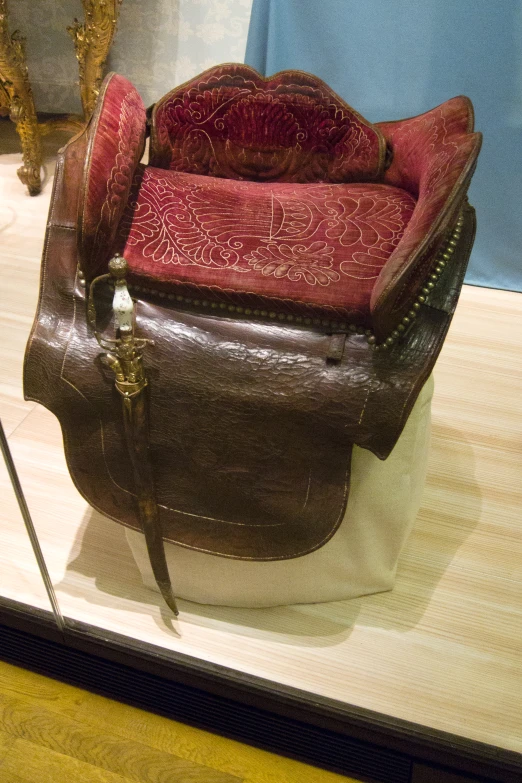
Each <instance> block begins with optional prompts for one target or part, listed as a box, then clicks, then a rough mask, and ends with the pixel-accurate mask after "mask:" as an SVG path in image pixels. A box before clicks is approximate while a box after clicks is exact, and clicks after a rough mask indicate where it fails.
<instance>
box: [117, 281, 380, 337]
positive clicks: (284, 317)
mask: <svg viewBox="0 0 522 783" xmlns="http://www.w3.org/2000/svg"><path fill="white" fill-rule="evenodd" d="M129 288H130V290H131V291H138V292H142V293H144V294H155V295H156V296H159V297H162V298H165V299H170V300H172V301H176V302H179V303H180V304H186V305H193V306H194V307H202V308H204V309H211V310H221V311H226V312H227V313H231V314H237V315H245V316H253V317H254V318H269V319H271V320H275V321H286V322H288V323H295V324H305V326H324V327H325V328H328V329H332V330H334V331H341V332H352V333H353V334H364V335H366V336H367V337H371V336H372V335H373V332H372V330H371V329H365V328H364V327H363V326H355V324H348V323H345V322H343V321H330V320H329V319H327V318H323V319H321V318H308V317H304V316H301V315H292V314H291V313H276V312H274V311H273V310H258V309H255V310H253V309H251V308H250V307H241V305H233V304H229V305H227V304H225V303H224V302H211V301H209V300H208V299H193V298H191V297H189V296H181V295H180V294H167V293H166V292H165V291H159V290H157V289H155V288H147V287H145V286H140V285H133V284H132V285H129Z"/></svg>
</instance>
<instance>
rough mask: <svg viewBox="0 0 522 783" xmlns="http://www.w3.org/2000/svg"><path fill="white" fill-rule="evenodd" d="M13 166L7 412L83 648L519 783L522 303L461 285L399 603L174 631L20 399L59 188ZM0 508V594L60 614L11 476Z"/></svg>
mask: <svg viewBox="0 0 522 783" xmlns="http://www.w3.org/2000/svg"><path fill="white" fill-rule="evenodd" d="M2 132H4V130H3V129H2V128H0V133H2ZM0 141H1V137H0ZM17 164H18V160H17V156H16V155H3V156H2V157H1V158H0V231H1V233H2V253H1V258H0V367H1V368H2V375H1V377H0V416H1V417H2V420H3V422H4V425H5V427H6V430H7V434H8V438H9V443H10V446H11V449H12V452H13V457H14V459H15V462H16V465H17V468H18V471H19V474H20V478H21V481H22V484H23V486H24V489H25V493H26V498H27V502H28V505H29V508H30V510H31V513H32V516H33V519H34V523H35V526H36V530H37V533H38V536H39V539H40V543H41V546H42V548H43V552H44V554H45V558H46V561H47V564H48V568H49V571H50V573H51V577H52V580H53V583H54V585H55V588H56V591H57V595H58V599H59V603H60V607H61V610H62V613H63V614H64V615H65V617H66V618H68V619H69V620H72V621H74V623H73V624H72V625H71V634H72V636H71V639H73V637H74V638H76V637H75V636H74V635H75V634H76V635H78V634H79V635H80V636H81V638H82V639H83V642H82V644H84V645H86V647H85V649H86V650H87V652H89V654H91V653H92V654H94V655H99V656H102V657H103V656H105V655H108V652H107V650H105V651H104V648H103V645H104V642H102V641H100V639H98V640H95V639H93V640H92V644H91V646H89V643H88V636H89V634H88V628H86V626H94V627H96V628H97V629H98V632H100V631H104V632H105V631H106V632H108V634H105V636H106V637H107V638H113V639H114V640H115V641H113V644H114V645H115V646H116V648H117V649H118V650H119V653H118V654H120V653H121V654H123V653H122V650H123V649H124V647H125V640H123V641H122V638H121V637H129V638H130V639H131V640H133V642H135V643H141V644H144V645H145V647H143V648H142V649H143V650H148V652H147V653H146V654H147V655H151V656H152V657H154V656H156V657H157V654H158V653H160V654H161V651H162V650H163V651H165V654H166V655H168V656H169V659H170V662H171V664H165V666H167V668H168V665H171V666H173V667H174V668H173V669H172V671H174V670H175V668H176V665H177V664H176V661H178V663H179V660H181V659H180V657H179V656H182V658H183V660H185V656H188V658H187V660H192V661H198V662H200V664H201V665H202V666H204V667H208V666H211V667H212V666H214V667H217V668H216V669H215V671H220V672H221V673H223V672H226V671H227V672H230V671H232V672H234V673H235V674H234V676H235V677H239V679H240V680H241V682H242V683H243V685H244V684H245V683H250V685H249V686H248V687H254V686H253V684H252V683H254V682H256V681H257V678H261V680H262V681H265V683H269V686H268V685H267V686H266V687H267V688H268V690H270V691H271V692H275V691H277V689H278V688H280V689H281V692H284V689H289V690H288V692H291V693H292V694H294V695H295V693H298V692H300V693H304V694H306V703H307V704H308V705H309V709H310V710H311V711H312V712H313V709H314V707H313V705H314V704H315V705H317V704H327V705H330V706H329V707H328V709H332V710H334V707H333V706H332V705H334V704H336V705H339V706H338V708H336V709H338V710H341V712H342V709H343V706H344V707H346V709H347V710H348V712H350V711H351V712H353V710H354V709H355V710H356V711H357V710H362V711H363V712H364V714H366V712H365V711H373V712H375V713H379V714H380V715H381V716H382V718H383V720H384V722H385V723H386V725H388V723H389V721H392V722H395V723H396V725H397V726H401V725H403V724H402V723H401V722H403V721H407V722H410V723H411V724H417V726H418V731H419V732H420V735H423V732H424V736H425V737H428V736H439V735H438V734H437V732H449V734H451V735H454V747H455V748H456V749H457V750H456V751H455V752H456V753H460V752H461V751H460V750H459V748H461V750H462V754H463V758H464V757H465V755H466V752H465V748H466V747H468V749H471V750H472V749H473V748H474V747H475V748H478V750H477V751H476V752H477V753H478V757H480V754H481V753H482V754H485V755H483V758H484V759H486V758H487V757H491V759H495V758H496V759H497V761H498V764H499V770H500V771H499V777H498V778H497V779H498V780H503V779H506V780H507V779H510V780H515V779H517V778H516V777H509V778H508V777H507V776H506V777H505V778H504V777H502V775H503V774H504V773H503V772H502V769H501V768H504V767H505V770H507V769H508V768H509V769H511V770H512V771H513V770H515V769H516V768H518V769H519V770H520V772H521V774H522V755H520V756H519V755H517V754H522V655H521V653H522V650H521V647H522V483H521V480H520V477H521V475H522V416H521V403H520V400H521V399H522V340H521V339H520V336H521V334H522V295H521V294H517V293H510V292H505V291H494V290H488V289H480V288H473V287H469V286H466V287H465V288H464V291H463V294H462V298H461V302H460V304H459V308H458V310H457V315H456V317H455V319H454V322H453V325H452V327H451V332H450V335H449V337H448V340H447V343H446V345H445V347H444V350H443V353H442V355H441V358H440V360H439V362H438V364H437V367H436V372H435V382H436V392H435V399H434V405H433V439H432V449H431V456H430V467H429V475H428V481H427V487H426V491H425V494H424V500H423V505H422V509H421V512H420V514H419V517H418V519H417V522H416V524H415V528H414V531H413V534H412V536H411V538H410V539H409V541H408V543H407V546H406V548H405V551H404V553H403V555H402V557H401V560H400V565H399V570H398V576H397V584H396V587H395V589H394V590H393V591H392V592H389V593H383V594H379V595H374V596H369V597H365V598H361V599H356V600H351V601H343V602H337V603H329V604H316V605H306V606H305V605H303V606H292V607H284V608H276V609H257V610H246V609H245V610H241V609H230V608H219V607H217V608H216V607H214V608H211V607H207V606H199V605H196V604H190V603H188V602H183V601H181V602H180V610H181V616H180V619H179V621H176V622H172V621H171V619H170V617H169V614H168V613H167V612H165V611H164V610H163V605H162V601H161V599H160V598H159V596H157V595H156V594H155V593H153V592H151V591H149V590H148V589H146V588H145V587H144V586H143V585H142V583H141V580H140V576H139V573H138V570H137V567H136V565H135V563H134V561H133V559H132V556H131V553H130V550H129V548H128V545H127V543H126V539H125V533H124V528H123V527H121V526H119V525H117V524H116V523H114V522H111V521H109V520H107V519H105V518H103V517H102V516H101V515H100V514H98V513H97V512H95V511H93V510H92V509H91V508H90V507H89V506H88V505H87V504H86V502H85V501H84V500H83V499H82V498H81V497H80V495H79V494H78V492H77V491H76V489H75V488H74V486H73V484H72V481H71V479H70V477H69V474H68V472H67V468H66V465H65V460H64V455H63V448H62V441H61V433H60V428H59V425H58V422H57V421H56V420H55V418H54V417H53V416H52V414H50V413H48V412H47V411H46V410H45V409H43V408H41V407H40V406H38V405H36V404H34V403H25V402H24V401H23V399H22V391H21V371H22V358H23V351H24V346H25V341H26V339H27V335H28V333H29V329H30V326H31V322H32V319H33V315H34V312H35V306H36V298H37V292H38V278H39V264H40V253H41V247H42V243H43V234H44V228H45V221H46V217H47V209H48V204H49V198H50V181H47V183H46V185H45V186H44V193H43V195H41V196H39V197H38V198H34V199H30V198H28V197H26V196H24V195H23V194H22V193H20V191H19V185H18V182H17V179H16V175H15V169H16V165H17ZM49 167H50V169H51V168H52V159H51V160H50V161H49ZM479 220H480V216H479ZM0 496H1V497H2V504H1V506H0V597H4V598H7V599H11V600H14V601H17V602H21V603H22V604H27V605H29V606H32V607H37V608H39V609H48V608H49V604H48V601H47V598H46V595H45V591H44V588H43V583H42V581H41V579H40V577H39V575H38V571H37V568H36V563H35V559H34V556H33V554H32V552H31V549H30V545H29V540H28V538H27V535H26V533H25V529H24V527H23V522H22V518H21V516H20V512H19V510H18V507H17V504H16V500H15V497H14V493H13V492H12V490H11V488H10V485H9V481H8V477H7V474H6V471H5V469H4V466H3V465H2V464H0ZM15 614H16V612H15ZM22 615H23V612H22ZM39 622H40V621H39ZM41 623H43V625H42V628H43V627H45V628H46V629H47V630H46V633H47V634H48V635H49V633H51V632H50V630H49V628H48V626H47V625H46V620H44V619H43V620H41ZM22 625H23V623H22ZM73 626H74V627H73ZM111 634H116V635H117V636H115V637H111ZM44 635H45V634H44ZM51 636H52V634H51ZM102 636H103V634H102ZM53 638H54V640H55V641H57V637H56V638H55V637H53ZM86 640H87V641H86ZM71 643H72V642H71ZM75 644H79V642H75ZM107 644H108V642H107ZM80 646H81V645H80ZM109 646H110V645H109ZM111 649H112V648H111ZM154 649H155V652H154V653H153V652H151V650H154ZM144 654H145V653H144ZM196 668H197V667H196ZM165 671H167V670H165ZM165 676H166V675H165ZM241 678H243V679H241ZM196 680H197V678H196ZM225 681H226V677H225ZM198 682H199V681H198ZM197 687H203V686H197ZM244 687H245V688H246V691H245V693H248V687H246V686H244ZM260 687H261V686H260ZM265 695H266V694H265ZM245 698H247V697H246V696H245ZM267 698H268V697H267ZM274 698H275V697H274ZM293 698H294V697H293ZM295 698H296V699H297V701H299V699H298V697H297V696H295ZM303 698H304V697H303ZM269 702H270V700H269V699H268V701H267V702H266V704H267V705H269ZM303 704H304V702H303ZM267 709H272V707H271V706H267ZM377 722H378V721H377ZM404 725H405V724H404ZM412 731H413V730H412ZM433 732H435V733H433ZM440 736H441V737H442V735H440ZM368 738H369V739H370V740H371V736H369V737H368ZM441 742H442V745H441V746H440V747H444V742H446V744H447V747H448V749H449V748H450V746H451V742H452V740H451V738H449V739H448V738H447V737H446V740H444V742H443V740H442V739H441ZM475 743H486V744H487V745H491V746H493V748H490V749H488V748H484V747H482V748H481V747H480V746H478V745H476V744H475ZM471 750H470V752H471ZM441 752H442V751H441ZM448 753H449V750H448ZM472 755H473V754H472ZM439 761H440V763H441V764H444V763H446V761H445V758H444V757H441V758H440V759H439ZM484 763H485V762H484ZM502 765H504V767H502ZM471 768H472V767H469V770H470V771H471ZM463 769H468V767H466V764H464V766H463ZM478 769H479V768H478V767H473V770H474V771H475V772H476V771H478ZM352 774H353V773H352ZM513 774H515V773H513ZM506 775H507V772H506Z"/></svg>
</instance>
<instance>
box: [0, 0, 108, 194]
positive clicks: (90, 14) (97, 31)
mask: <svg viewBox="0 0 522 783" xmlns="http://www.w3.org/2000/svg"><path fill="white" fill-rule="evenodd" d="M122 1H123V0H82V3H83V8H84V14H85V21H84V22H80V21H78V19H75V20H74V23H73V24H72V25H71V26H69V27H68V28H67V30H68V32H69V33H70V35H71V36H72V39H73V41H74V47H75V50H76V57H77V59H78V67H79V75H80V95H81V100H82V107H83V117H81V116H78V115H69V116H67V117H62V118H59V119H56V120H48V121H46V122H39V121H38V117H37V114H36V109H35V106H34V100H33V93H32V90H31V84H30V82H29V74H28V70H27V64H26V58H25V38H24V37H23V36H21V35H20V33H19V32H18V31H15V32H13V33H12V34H10V33H9V23H8V16H7V0H0V108H4V109H7V110H8V112H9V116H10V118H11V119H12V121H13V122H14V123H15V125H16V130H17V132H18V135H19V137H20V143H21V146H22V155H23V165H22V166H21V167H20V168H19V169H18V172H17V173H18V176H19V178H20V180H21V181H22V182H23V183H24V184H25V185H26V186H27V188H28V190H29V193H30V195H31V196H34V195H36V194H37V193H39V192H40V190H41V187H42V183H41V177H40V169H41V165H42V145H41V137H42V135H45V134H47V133H49V132H50V131H52V130H55V129H60V130H70V131H71V132H72V133H75V132H76V131H78V130H79V129H81V128H82V127H83V126H84V125H85V123H86V122H87V121H88V120H89V117H90V116H91V114H92V112H93V110H94V106H95V103H96V98H97V97H98V93H99V90H100V84H101V81H102V79H103V69H104V66H105V61H106V59H107V55H108V54H109V50H110V48H111V44H112V41H113V38H114V33H115V30H116V23H117V21H118V15H119V11H120V6H121V4H122Z"/></svg>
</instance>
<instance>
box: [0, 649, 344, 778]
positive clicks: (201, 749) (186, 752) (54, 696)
mask: <svg viewBox="0 0 522 783" xmlns="http://www.w3.org/2000/svg"><path fill="white" fill-rule="evenodd" d="M0 780H1V781H2V783H20V782H23V783H58V782H59V781H60V782H61V781H64V783H65V781H67V783H69V781H70V783H130V781H134V783H303V781H306V783H342V782H343V781H345V783H349V781H350V779H349V778H345V777H342V776H341V775H335V774H333V773H331V772H325V771H324V770H319V769H315V768H314V767H309V766H307V765H305V764H300V763H299V762H297V761H292V760H290V759H285V758H281V757H279V756H275V755H274V754H272V753H267V752H266V751H262V750H257V749H256V748H252V747H249V746H248V745H243V744H242V743H239V742H234V741H233V740H228V739H225V738H223V737H218V736H215V735H213V734H209V733H208V732H206V731H201V730H200V729H195V728H192V727H190V726H185V725H183V724H181V723H177V722H175V721H171V720H168V719H167V718H162V717H160V716H158V715H152V714H150V713H148V712H144V711H143V710H139V709H136V708H135V707H129V706H127V705H124V704H119V703H118V702H116V701H112V700H110V699H105V698H103V697H102V696H96V695H94V694H92V693H88V692H87V691H84V690H81V689H80V688H73V687H72V686H70V685H64V684H63V683H60V682H56V681H54V680H50V679H48V678H47V677H42V676H41V675H38V674H34V673H33V672H28V671H24V670H23V669H19V668H17V667H15V666H10V665H9V664H6V663H3V662H0ZM353 783H355V781H353Z"/></svg>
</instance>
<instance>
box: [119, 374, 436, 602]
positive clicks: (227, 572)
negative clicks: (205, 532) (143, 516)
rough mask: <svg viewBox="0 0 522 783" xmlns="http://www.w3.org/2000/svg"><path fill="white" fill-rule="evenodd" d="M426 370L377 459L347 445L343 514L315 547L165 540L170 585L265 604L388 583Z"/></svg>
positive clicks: (409, 501) (413, 475)
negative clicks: (276, 556) (281, 549)
mask: <svg viewBox="0 0 522 783" xmlns="http://www.w3.org/2000/svg"><path fill="white" fill-rule="evenodd" d="M432 396H433V378H430V379H429V380H428V382H427V383H426V385H425V386H424V388H423V390H422V391H421V393H420V395H419V397H418V399H417V402H416V403H415V406H414V408H413V410H412V412H411V415H410V418H409V419H408V422H407V423H406V426H405V428H404V431H403V433H402V435H401V437H400V438H399V440H398V442H397V444H396V446H395V448H394V449H393V451H392V453H391V454H390V456H389V457H388V459H387V460H385V461H384V462H383V461H381V460H379V459H378V458H377V457H375V456H374V455H373V454H371V453H370V452H369V451H366V450H365V449H361V448H358V447H357V446H355V447H354V450H353V456H352V476H351V489H350V496H349V499H348V505H347V508H346V513H345V515H344V519H343V521H342V523H341V525H340V527H339V530H338V531H337V532H336V533H335V535H334V536H333V537H332V538H331V539H330V541H328V543H326V544H325V545H324V546H323V547H321V549H318V550H317V551H315V552H312V553H311V554H309V555H304V556H303V557H297V558H294V559H292V560H278V561H275V562H274V561H273V562H256V561H254V562H253V561H250V560H231V559H228V558H224V557H216V556H215V555H209V554H206V553H204V552H195V551H193V550H190V549H185V548H184V547H180V546H177V545H176V544H169V543H167V544H166V545H165V550H166V555H167V562H168V566H169V571H170V575H171V579H172V585H173V588H174V593H175V595H176V596H179V597H180V598H185V599H187V600H189V601H196V602H198V603H202V604H220V605H223V606H242V607H267V606H281V605H285V604H300V603H317V602H321V601H340V600H344V599H346V598H355V597H357V596H360V595H366V594H368V593H376V592H380V591H382V590H390V589H391V588H392V587H393V584H394V581H395V572H396V569H397V561H398V558H399V555H400V552H401V550H402V547H403V545H404V543H405V541H406V538H407V536H408V534H409V532H410V530H411V527H412V525H413V522H414V520H415V517H416V516H417V512H418V510H419V506H420V500H421V495H422V490H423V488H424V481H425V478H426V468H427V461H428V450H429V440H430V412H431V399H432ZM126 535H127V541H128V542H129V545H130V547H131V550H132V553H133V555H134V558H135V560H136V563H137V565H138V568H139V569H140V572H141V575H142V579H143V582H144V584H145V585H146V586H147V587H150V588H151V589H152V590H156V591H157V590H158V587H157V585H156V582H155V580H154V576H153V574H152V570H151V567H150V563H149V558H148V554H147V548H146V545H145V539H144V536H143V534H142V533H140V532H137V531H135V530H126Z"/></svg>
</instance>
